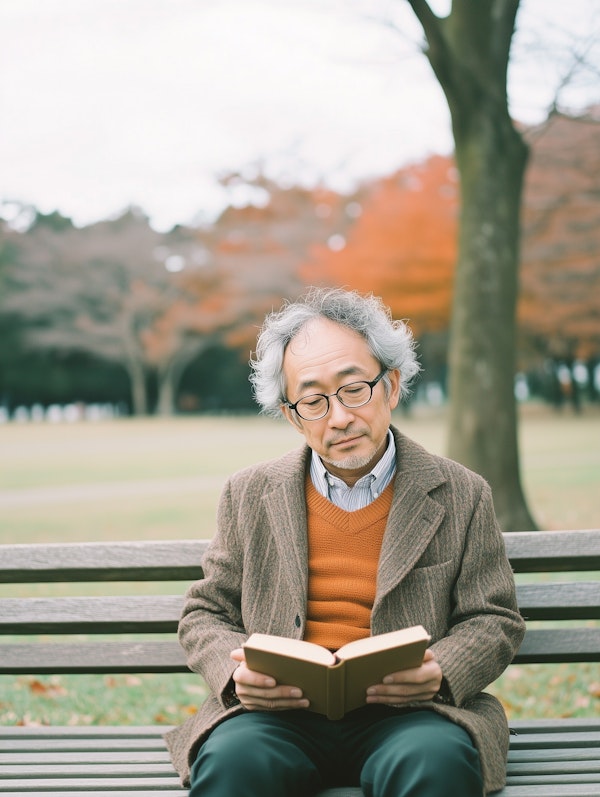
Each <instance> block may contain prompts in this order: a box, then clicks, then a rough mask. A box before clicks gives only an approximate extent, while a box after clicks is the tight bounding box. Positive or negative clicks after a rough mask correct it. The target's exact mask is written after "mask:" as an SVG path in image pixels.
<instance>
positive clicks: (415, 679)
mask: <svg viewBox="0 0 600 797" xmlns="http://www.w3.org/2000/svg"><path fill="white" fill-rule="evenodd" d="M441 685H442V669H441V667H440V665H439V664H438V663H437V661H436V660H435V655H434V653H433V651H432V650H430V649H428V650H426V651H425V656H424V658H423V663H422V664H421V666H420V667H415V668H413V669H410V670H401V671H400V672H394V673H391V674H390V675H386V676H385V678H384V679H383V683H382V684H377V685H376V686H370V687H369V688H368V689H367V703H383V704H387V705H392V706H398V705H404V704H406V703H413V702H415V701H421V700H433V698H434V697H435V696H436V695H437V693H438V692H439V690H440V687H441Z"/></svg>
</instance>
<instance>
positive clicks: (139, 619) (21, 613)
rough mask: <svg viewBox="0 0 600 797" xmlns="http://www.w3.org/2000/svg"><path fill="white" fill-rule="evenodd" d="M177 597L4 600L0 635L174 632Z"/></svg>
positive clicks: (0, 608)
mask: <svg viewBox="0 0 600 797" xmlns="http://www.w3.org/2000/svg"><path fill="white" fill-rule="evenodd" d="M182 606H183V596H181V595H118V596H93V597H81V598H71V597H61V598H4V599H3V600H2V601H0V634H85V633H87V634H110V633H115V632H116V633H123V634H129V633H138V634H139V633H149V632H151V633H172V634H175V633H176V632H177V624H178V622H179V618H180V616H181V609H182Z"/></svg>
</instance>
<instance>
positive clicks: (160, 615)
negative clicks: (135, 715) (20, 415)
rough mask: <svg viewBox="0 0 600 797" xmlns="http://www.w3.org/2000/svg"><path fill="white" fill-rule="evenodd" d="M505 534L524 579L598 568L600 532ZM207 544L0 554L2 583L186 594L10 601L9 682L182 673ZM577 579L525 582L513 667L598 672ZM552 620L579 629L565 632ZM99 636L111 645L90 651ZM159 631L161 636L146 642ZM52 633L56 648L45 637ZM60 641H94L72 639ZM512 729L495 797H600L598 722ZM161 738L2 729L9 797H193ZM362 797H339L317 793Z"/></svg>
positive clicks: (21, 549)
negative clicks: (194, 589)
mask: <svg viewBox="0 0 600 797" xmlns="http://www.w3.org/2000/svg"><path fill="white" fill-rule="evenodd" d="M505 538H506V544H507V549H508V552H509V556H510V558H511V561H512V565H513V567H514V570H515V572H517V573H530V574H538V573H546V572H563V571H579V572H581V571H598V570H600V530H594V531H571V532H524V533H516V534H515V533H513V534H506V535H505ZM205 547H206V543H205V542H196V541H178V542H131V543H128V542H122V543H84V544H65V545H63V544H49V545H4V546H0V582H5V583H13V584H26V583H30V584H33V583H35V584H38V583H41V582H47V583H49V582H115V581H131V582H138V581H157V582H160V581H168V582H173V581H178V582H182V583H181V584H180V585H179V586H180V587H181V589H180V592H179V594H177V595H164V594H151V595H137V596H131V595H129V596H126V597H115V596H114V595H110V594H108V595H105V596H101V597H99V596H93V597H90V596H87V597H7V598H2V599H0V633H2V634H4V635H9V636H10V640H9V641H8V642H7V643H6V644H2V645H0V673H2V674H5V675H7V674H10V675H18V674H58V673H98V674H103V673H148V672H153V673H156V672H166V673H178V672H186V671H187V668H186V665H185V662H184V658H183V655H182V652H181V650H180V648H179V645H178V643H177V641H176V639H175V631H176V627H177V621H178V618H179V613H180V608H181V603H182V592H183V590H184V588H185V586H187V584H189V583H190V582H191V581H193V580H194V579H196V578H198V577H199V575H200V573H201V571H200V560H201V557H202V554H203V551H204V550H205ZM580 577H581V578H583V579H584V580H581V581H576V582H569V583H550V582H544V581H543V580H540V579H539V577H538V579H537V580H535V577H534V579H533V580H528V581H527V583H521V581H522V579H521V577H520V578H519V584H518V595H519V605H520V606H521V610H522V613H523V615H524V616H525V617H526V619H527V620H528V623H529V624H530V626H531V627H528V630H527V634H526V637H525V640H524V642H523V645H522V647H521V649H520V651H519V653H518V655H517V657H516V659H515V662H517V663H531V662H548V663H550V662H600V627H598V624H595V625H594V624H593V623H590V622H589V621H591V620H596V621H597V620H598V619H600V584H599V581H598V573H597V572H596V573H592V574H591V576H588V575H584V576H580ZM525 580H526V579H525ZM4 589H6V588H4ZM19 589H20V590H21V591H22V590H23V589H24V588H23V587H20V588H19ZM106 592H107V593H110V590H109V589H107V590H106ZM555 621H571V622H569V623H567V624H563V625H562V626H561V625H559V626H558V627H557V626H556V622H555ZM550 624H553V626H552V627H546V628H544V625H547V626H550ZM94 634H111V635H115V637H116V639H115V641H110V642H106V641H94V637H93V635H94ZM136 634H137V635H140V636H139V637H138V638H137V639H136V637H135V635H136ZM151 634H161V635H162V637H161V638H158V637H157V638H155V639H154V640H153V639H152V638H151V637H150V639H148V636H149V635H151ZM165 634H168V635H169V636H168V637H167V638H166V639H165V637H164V635H165ZM52 635H61V641H48V637H52ZM65 635H86V636H90V637H91V638H88V639H86V638H84V639H83V640H82V639H80V638H79V637H78V638H77V639H76V640H75V641H67V642H65V641H63V640H64V637H65ZM119 637H120V638H119ZM15 639H17V640H18V641H14V640H15ZM67 639H69V637H68V636H67ZM599 676H600V670H599ZM532 690H535V684H532ZM511 726H512V727H513V728H514V729H515V730H516V732H517V734H518V735H515V736H513V737H512V743H511V749H510V756H509V762H508V785H507V786H506V788H505V789H504V790H503V791H502V792H498V793H497V797H568V796H572V797H592V795H596V796H597V795H600V718H596V719H559V718H557V719H549V720H532V721H524V720H520V721H518V722H517V721H513V722H511ZM165 729H166V728H165V726H156V727H16V726H15V727H2V728H0V793H2V794H4V795H5V797H23V796H24V795H28V794H29V795H31V794H42V795H49V797H58V796H59V795H60V796H61V797H67V795H68V797H79V796H81V797H84V795H85V797H94V795H96V796H97V797H101V795H103V796H104V797H107V795H110V797H132V795H134V794H138V795H139V794H149V795H150V794H151V795H153V797H163V795H164V797H167V796H168V797H183V796H184V795H185V794H186V793H187V792H186V790H185V789H182V788H181V786H180V784H179V780H178V777H177V775H176V774H175V772H174V771H173V769H172V767H171V764H170V762H169V758H168V755H167V752H166V749H165V746H164V743H163V740H162V733H163V732H164V731H165ZM360 794H361V792H360V790H359V789H330V790H329V791H327V792H323V793H322V797H324V796H325V795H327V797H350V796H351V795H352V797H357V795H360Z"/></svg>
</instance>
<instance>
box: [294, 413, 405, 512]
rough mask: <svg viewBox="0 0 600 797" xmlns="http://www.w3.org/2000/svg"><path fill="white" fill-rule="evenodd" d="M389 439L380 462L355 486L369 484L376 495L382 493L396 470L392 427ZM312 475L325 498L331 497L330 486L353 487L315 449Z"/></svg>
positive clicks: (311, 467) (389, 430)
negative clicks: (330, 467) (331, 470)
mask: <svg viewBox="0 0 600 797" xmlns="http://www.w3.org/2000/svg"><path fill="white" fill-rule="evenodd" d="M387 439H388V444H387V447H386V449H385V451H384V453H383V456H382V457H381V459H380V460H379V462H377V463H376V465H375V466H374V467H373V469H372V470H371V471H370V472H369V473H367V474H365V475H364V476H362V477H361V478H360V479H359V480H358V481H357V482H356V484H355V485H354V487H359V486H361V487H364V486H366V485H369V486H370V488H371V492H372V494H373V495H374V496H377V495H380V494H381V493H382V492H383V490H385V488H386V487H387V485H388V484H389V483H390V481H391V479H392V476H393V475H394V472H395V470H396V443H395V441H394V435H393V434H392V431H391V429H388V433H387ZM310 477H311V480H312V483H313V485H314V486H315V488H316V489H317V491H318V492H319V493H320V494H321V495H323V496H325V498H328V497H329V490H330V487H344V488H345V489H346V490H348V489H351V488H349V487H348V486H347V485H346V483H345V482H344V481H343V480H342V479H340V478H338V477H337V476H334V475H333V473H330V472H329V471H328V470H327V468H326V467H325V466H324V465H323V462H322V461H321V458H320V457H319V455H318V454H317V453H316V452H315V451H313V452H312V457H311V463H310Z"/></svg>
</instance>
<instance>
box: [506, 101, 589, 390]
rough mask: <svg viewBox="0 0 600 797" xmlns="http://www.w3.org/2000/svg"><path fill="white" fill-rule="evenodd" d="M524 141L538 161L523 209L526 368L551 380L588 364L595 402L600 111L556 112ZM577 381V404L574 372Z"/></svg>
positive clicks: (521, 357) (522, 355)
mask: <svg viewBox="0 0 600 797" xmlns="http://www.w3.org/2000/svg"><path fill="white" fill-rule="evenodd" d="M525 136H526V138H527V139H528V140H529V141H531V147H532V149H531V151H532V158H531V164H530V166H529V168H528V170H527V176H526V187H525V197H524V208H523V210H524V214H523V257H522V268H521V290H520V297H519V306H518V317H519V333H520V345H519V360H520V364H521V367H522V368H523V367H525V368H526V367H528V366H529V367H531V365H534V366H537V365H538V364H539V363H540V361H541V362H542V363H543V364H544V365H545V366H546V371H547V374H548V377H549V378H552V377H553V376H554V377H556V373H555V372H556V369H557V368H558V367H561V368H562V369H565V368H567V369H569V368H570V369H571V370H572V366H573V363H575V362H580V363H581V364H582V365H583V364H586V365H587V368H588V383H589V387H588V390H589V391H590V393H591V395H590V397H592V398H593V397H594V391H593V381H592V370H593V368H594V367H595V366H596V365H597V363H598V356H599V354H600V261H599V259H598V230H599V229H600V198H599V196H598V174H600V108H590V109H589V110H588V111H587V112H585V113H584V114H581V115H580V116H578V117H567V116H565V115H563V114H561V113H558V112H556V111H553V112H552V113H551V114H550V116H549V117H548V119H547V120H546V121H545V122H544V123H543V124H540V125H538V126H536V127H533V128H531V129H528V130H526V131H525ZM584 367H585V365H584ZM570 382H571V398H572V399H573V400H575V399H576V398H577V396H576V391H577V380H576V379H575V377H574V375H573V374H572V373H571V377H570ZM554 383H555V384H556V385H557V386H558V382H557V381H556V379H554ZM567 386H568V385H567ZM556 399H557V400H558V401H560V399H561V396H560V395H558V396H556Z"/></svg>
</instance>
